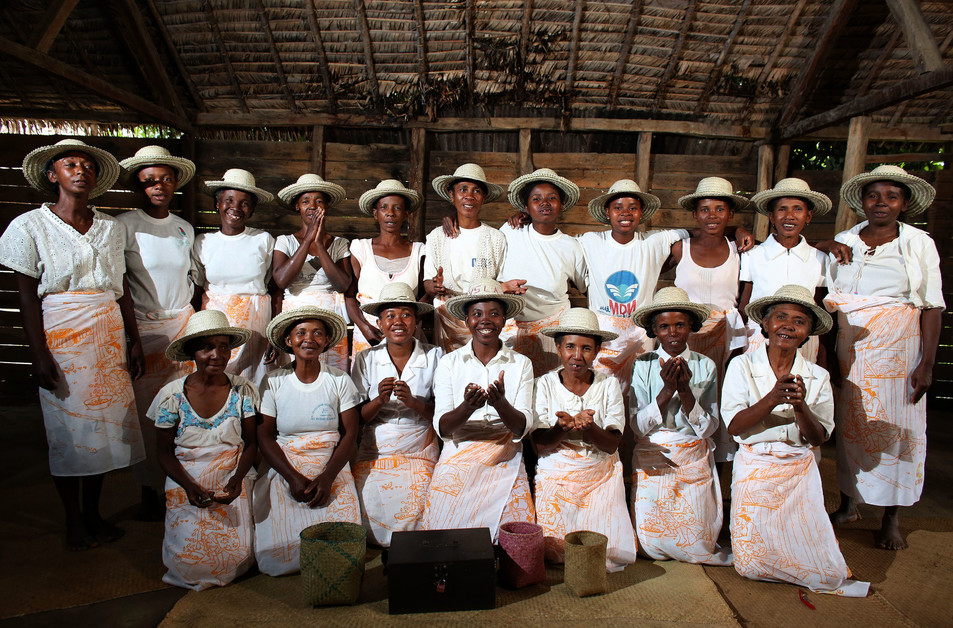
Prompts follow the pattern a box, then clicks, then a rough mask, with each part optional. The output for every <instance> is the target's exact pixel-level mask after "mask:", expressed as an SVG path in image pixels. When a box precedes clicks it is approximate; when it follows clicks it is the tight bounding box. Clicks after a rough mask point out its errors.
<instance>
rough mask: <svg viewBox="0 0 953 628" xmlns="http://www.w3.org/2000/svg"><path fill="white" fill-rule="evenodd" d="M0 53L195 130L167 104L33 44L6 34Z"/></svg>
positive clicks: (160, 119)
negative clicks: (31, 46) (67, 61)
mask: <svg viewBox="0 0 953 628" xmlns="http://www.w3.org/2000/svg"><path fill="white" fill-rule="evenodd" d="M0 54H3V55H6V56H8V57H12V58H13V59H16V60H17V61H20V62H21V63H24V64H26V65H29V66H31V67H34V68H38V69H40V70H44V71H46V72H48V73H50V74H52V75H54V76H58V77H60V78H62V79H64V80H66V81H68V82H70V83H73V84H75V85H79V86H80V87H83V88H85V89H88V90H89V91H91V92H95V93H97V94H100V95H101V96H104V97H106V98H108V99H109V100H112V101H114V102H117V103H120V104H122V105H125V106H127V107H129V108H130V109H134V110H136V111H138V112H140V113H141V114H143V115H145V116H147V117H149V118H153V119H155V120H159V121H160V122H163V123H165V124H168V125H170V126H173V127H175V128H177V129H180V130H183V131H189V130H191V126H192V125H191V124H190V123H189V121H188V120H187V119H185V118H183V117H182V116H180V115H178V114H176V113H173V112H171V111H169V110H168V109H167V108H166V107H162V106H161V105H157V104H156V103H154V102H152V101H150V100H147V99H145V98H142V97H141V96H138V95H137V94H133V93H131V92H127V91H126V90H124V89H120V88H118V87H116V86H115V85H113V84H112V83H110V82H109V81H106V80H103V79H101V78H99V77H98V76H93V75H92V74H89V73H88V72H84V71H83V70H80V69H79V68H75V67H73V66H70V65H67V64H65V63H63V62H62V61H60V60H59V59H54V58H53V57H51V56H49V55H47V54H44V53H42V52H38V51H37V50H35V49H33V48H28V47H26V46H22V45H20V44H18V43H16V42H13V41H10V40H9V39H7V38H5V37H0Z"/></svg>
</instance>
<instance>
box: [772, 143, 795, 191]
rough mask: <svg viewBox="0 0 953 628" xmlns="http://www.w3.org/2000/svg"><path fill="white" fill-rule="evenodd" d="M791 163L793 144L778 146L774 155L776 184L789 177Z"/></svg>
mask: <svg viewBox="0 0 953 628" xmlns="http://www.w3.org/2000/svg"><path fill="white" fill-rule="evenodd" d="M790 163H791V145H790V144H782V145H781V146H778V149H777V151H775V155H774V184H775V185H776V184H777V182H778V181H780V180H781V179H786V178H787V177H788V165H789V164H790Z"/></svg>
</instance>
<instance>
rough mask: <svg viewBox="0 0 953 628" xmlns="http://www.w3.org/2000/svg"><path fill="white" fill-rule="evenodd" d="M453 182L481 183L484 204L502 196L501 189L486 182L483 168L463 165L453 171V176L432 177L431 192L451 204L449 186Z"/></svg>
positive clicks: (475, 165)
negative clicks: (484, 195)
mask: <svg viewBox="0 0 953 628" xmlns="http://www.w3.org/2000/svg"><path fill="white" fill-rule="evenodd" d="M454 181H476V182H477V183H482V184H483V186H484V187H485V188H486V197H485V198H484V199H483V202H484V203H489V202H491V201H495V200H496V199H498V198H500V197H501V196H503V187H502V186H499V185H497V184H495V183H490V182H489V181H487V180H486V173H485V172H483V168H481V167H480V166H479V165H477V164H463V165H462V166H460V167H459V168H457V169H456V170H454V171H453V174H443V175H440V176H439V177H434V180H433V181H432V182H431V185H432V186H433V191H434V192H436V193H437V196H439V197H440V198H442V199H443V200H445V201H448V202H451V203H452V202H453V199H451V198H450V184H451V183H453V182H454Z"/></svg>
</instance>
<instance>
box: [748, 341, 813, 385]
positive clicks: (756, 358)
mask: <svg viewBox="0 0 953 628" xmlns="http://www.w3.org/2000/svg"><path fill="white" fill-rule="evenodd" d="M791 373H792V374H793V375H800V376H801V379H814V373H813V372H812V371H811V369H810V367H809V366H808V363H807V360H805V359H804V358H803V357H802V356H801V352H800V351H798V352H797V354H796V355H795V356H794V364H793V365H791ZM751 374H752V375H754V376H755V377H770V378H773V379H777V376H775V374H774V369H772V368H771V363H770V362H769V361H768V345H767V343H765V344H763V345H761V346H760V347H758V349H757V350H756V351H755V352H754V353H753V354H751Z"/></svg>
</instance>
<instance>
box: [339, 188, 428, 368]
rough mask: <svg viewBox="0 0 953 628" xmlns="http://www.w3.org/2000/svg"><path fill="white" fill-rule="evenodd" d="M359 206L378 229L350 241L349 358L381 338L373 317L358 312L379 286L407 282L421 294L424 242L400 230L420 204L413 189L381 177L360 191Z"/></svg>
mask: <svg viewBox="0 0 953 628" xmlns="http://www.w3.org/2000/svg"><path fill="white" fill-rule="evenodd" d="M358 206H359V207H360V208H361V211H362V212H364V213H365V214H367V215H369V216H374V220H376V221H377V226H378V227H379V228H380V233H378V234H377V236H376V237H374V238H365V239H361V240H354V241H353V242H351V268H352V270H353V272H354V281H353V282H352V285H351V288H350V290H349V291H348V296H347V313H348V316H349V317H350V319H351V322H353V323H354V336H353V338H352V344H351V355H352V357H353V356H356V355H357V354H358V353H360V352H361V351H363V350H364V349H367V348H368V347H370V346H372V345H376V344H377V343H379V342H380V341H381V340H382V339H383V338H384V336H383V335H382V334H381V330H380V329H378V327H377V317H375V316H373V315H371V314H366V313H363V312H361V308H360V306H361V304H364V303H370V302H371V301H373V300H374V299H375V298H377V296H378V295H379V294H380V293H381V288H383V287H384V286H385V285H387V284H389V283H393V282H395V281H399V282H401V283H405V284H407V285H408V286H410V289H411V290H413V291H414V294H417V295H419V294H420V292H421V290H422V289H423V258H424V250H425V249H424V243H423V242H411V241H410V240H409V239H407V238H406V237H404V236H403V235H401V231H402V230H403V229H404V225H405V224H407V221H408V220H409V219H410V214H412V213H414V212H415V211H417V208H419V207H420V195H419V194H417V191H416V190H411V189H408V188H406V187H404V184H403V183H401V182H400V181H397V180H396V179H385V180H384V181H381V182H380V183H378V184H377V187H376V188H374V189H373V190H368V191H366V192H364V193H363V194H361V198H360V200H358ZM418 334H420V332H418ZM419 337H420V338H423V336H422V335H420V336H419Z"/></svg>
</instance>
